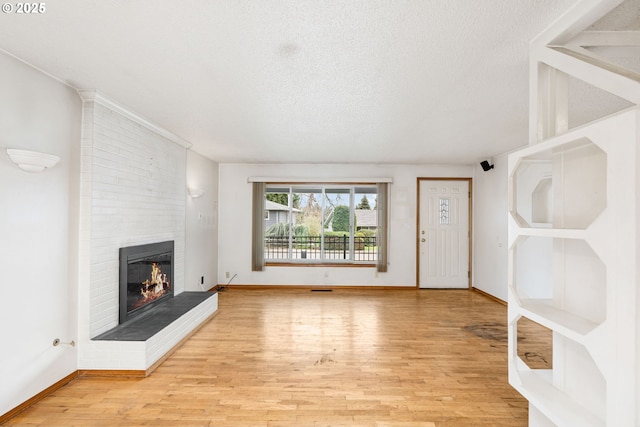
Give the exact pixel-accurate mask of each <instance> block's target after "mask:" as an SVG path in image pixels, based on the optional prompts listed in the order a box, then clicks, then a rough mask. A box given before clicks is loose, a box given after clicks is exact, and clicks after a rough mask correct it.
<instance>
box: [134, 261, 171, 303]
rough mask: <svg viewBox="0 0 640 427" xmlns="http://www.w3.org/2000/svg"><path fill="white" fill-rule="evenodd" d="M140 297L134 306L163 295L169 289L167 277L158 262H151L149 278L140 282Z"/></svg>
mask: <svg viewBox="0 0 640 427" xmlns="http://www.w3.org/2000/svg"><path fill="white" fill-rule="evenodd" d="M141 285H142V287H141V288H140V296H141V297H142V298H140V299H139V300H138V301H137V302H136V304H135V307H133V308H137V307H140V306H143V305H145V304H147V303H149V302H151V301H153V300H155V299H157V298H160V297H161V296H163V295H164V294H165V293H166V292H167V291H168V290H169V286H170V284H169V278H168V277H167V275H166V274H165V273H163V272H162V270H161V268H160V264H158V263H157V262H154V263H151V278H150V279H147V280H145V281H144V282H142V283H141Z"/></svg>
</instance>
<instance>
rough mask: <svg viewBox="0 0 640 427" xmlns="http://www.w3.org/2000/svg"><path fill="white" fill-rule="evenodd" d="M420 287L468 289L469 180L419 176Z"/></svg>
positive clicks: (418, 275) (418, 240)
mask: <svg viewBox="0 0 640 427" xmlns="http://www.w3.org/2000/svg"><path fill="white" fill-rule="evenodd" d="M418 195H419V202H418V203H419V205H418V207H419V212H418V236H417V245H418V258H419V259H418V266H417V270H418V271H417V281H418V286H419V287H420V288H468V287H469V283H470V279H469V277H470V271H469V240H470V233H469V206H470V203H469V200H470V198H471V194H470V179H456V180H454V179H451V180H441V179H418Z"/></svg>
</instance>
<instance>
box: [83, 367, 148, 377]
mask: <svg viewBox="0 0 640 427" xmlns="http://www.w3.org/2000/svg"><path fill="white" fill-rule="evenodd" d="M78 376H79V377H81V378H100V377H102V378H144V377H146V376H147V371H144V370H136V369H80V370H79V371H78Z"/></svg>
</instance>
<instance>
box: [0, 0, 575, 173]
mask: <svg viewBox="0 0 640 427" xmlns="http://www.w3.org/2000/svg"><path fill="white" fill-rule="evenodd" d="M575 1H576V0H535V1H531V0H502V1H499V0H415V1H411V0H387V1H381V0H378V1H373V0H371V1H364V0H362V1H344V0H289V1H282V0H278V1H275V0H271V1H269V0H252V1H247V0H245V1H241V0H218V1H211V0H193V1H166V0H135V1H133V0H109V1H104V0H100V1H97V0H64V1H56V2H47V3H46V7H47V10H46V12H45V13H44V14H41V15H17V14H3V15H2V16H0V48H1V49H4V50H5V51H7V52H9V53H11V54H12V55H15V56H16V57H18V58H20V59H22V60H24V61H26V62H27V63H30V64H32V65H34V66H36V67H38V68H40V69H42V70H43V71H45V72H47V73H49V74H51V75H52V76H54V77H56V78H58V79H60V80H62V81H64V82H66V83H68V84H69V85H71V86H73V87H75V88H78V89H97V90H99V91H100V92H101V93H102V94H104V95H106V96H107V97H109V98H111V99H114V100H116V101H118V102H119V103H121V104H123V105H125V106H127V107H129V108H130V109H132V110H133V111H135V112H137V113H138V114H140V115H142V116H145V117H147V118H148V119H150V120H151V121H154V122H156V123H158V124H159V125H161V126H162V127H164V128H166V129H167V130H169V131H171V132H173V133H175V134H176V135H178V136H180V137H182V138H183V139H186V140H187V141H189V142H191V143H192V144H193V149H194V150H196V151H198V152H199V153H201V154H203V155H205V156H207V157H209V158H211V159H214V160H216V161H219V162H284V163H300V162H302V163H306V162H322V163H325V162H329V163H331V162H337V163H343V162H366V163H474V162H477V161H479V160H482V159H484V158H486V157H490V156H492V155H495V154H498V153H502V152H505V151H508V150H510V149H513V148H515V147H518V146H521V145H524V144H526V143H527V134H528V133H527V127H528V123H527V122H528V43H529V41H530V40H531V39H532V38H534V37H535V36H536V35H537V34H538V33H540V32H541V31H543V30H544V29H545V28H546V27H548V26H549V25H550V24H551V23H552V22H553V21H554V20H555V19H557V18H558V17H559V16H560V15H561V14H562V13H563V12H565V11H566V10H567V9H569V8H570V7H571V6H572V5H573V4H574V3H575Z"/></svg>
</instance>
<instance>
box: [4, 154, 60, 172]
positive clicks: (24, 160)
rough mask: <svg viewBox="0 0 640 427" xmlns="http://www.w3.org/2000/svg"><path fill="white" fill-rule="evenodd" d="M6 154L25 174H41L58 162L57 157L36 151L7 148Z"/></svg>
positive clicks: (58, 158)
mask: <svg viewBox="0 0 640 427" xmlns="http://www.w3.org/2000/svg"><path fill="white" fill-rule="evenodd" d="M7 154H8V155H9V157H10V158H11V161H12V162H13V163H15V164H16V165H18V167H19V168H20V169H22V170H24V171H27V172H42V171H43V170H45V169H46V168H52V167H54V166H55V165H56V164H58V162H59V161H60V157H58V156H54V155H52V154H45V153H38V152H37V151H28V150H17V149H14V148H7Z"/></svg>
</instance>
